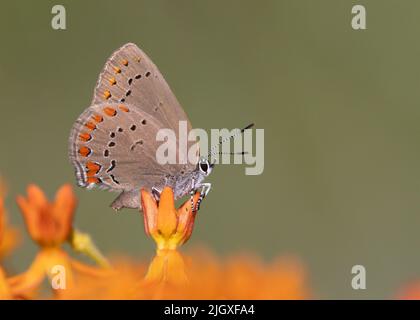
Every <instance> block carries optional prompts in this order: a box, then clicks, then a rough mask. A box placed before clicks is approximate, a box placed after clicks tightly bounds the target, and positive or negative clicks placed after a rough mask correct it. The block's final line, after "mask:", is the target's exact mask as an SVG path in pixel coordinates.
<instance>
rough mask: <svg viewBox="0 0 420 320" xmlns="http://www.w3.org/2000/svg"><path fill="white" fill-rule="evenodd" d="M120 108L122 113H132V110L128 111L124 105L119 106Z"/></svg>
mask: <svg viewBox="0 0 420 320" xmlns="http://www.w3.org/2000/svg"><path fill="white" fill-rule="evenodd" d="M118 108H120V110H121V111H124V112H129V111H130V109H128V108H127V107H126V106H125V105H123V104H120V105H119V106H118Z"/></svg>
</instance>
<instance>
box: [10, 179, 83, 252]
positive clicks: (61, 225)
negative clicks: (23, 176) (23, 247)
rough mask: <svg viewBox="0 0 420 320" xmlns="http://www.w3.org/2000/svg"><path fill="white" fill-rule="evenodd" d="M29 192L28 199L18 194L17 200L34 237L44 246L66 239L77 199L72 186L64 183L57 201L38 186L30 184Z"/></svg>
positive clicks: (56, 243) (58, 192)
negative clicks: (52, 200)
mask: <svg viewBox="0 0 420 320" xmlns="http://www.w3.org/2000/svg"><path fill="white" fill-rule="evenodd" d="M27 192H28V197H27V198H24V197H23V196H18V197H17V199H16V201H17V204H18V206H19V208H20V210H21V212H22V214H23V217H24V219H25V222H26V227H27V229H28V232H29V234H30V236H31V237H32V239H33V240H34V241H35V242H37V243H38V244H40V245H41V246H57V245H59V244H61V243H63V242H64V241H66V240H67V239H68V238H69V236H70V233H71V230H72V221H73V215H74V210H75V208H76V202H77V201H76V196H75V195H74V193H73V189H72V187H71V185H69V184H65V185H63V186H62V187H61V188H60V189H59V190H58V191H57V193H56V196H55V200H54V202H49V201H48V199H47V198H46V197H45V194H44V193H43V192H42V190H41V189H40V188H39V187H38V186H36V185H33V184H31V185H29V186H28V189H27Z"/></svg>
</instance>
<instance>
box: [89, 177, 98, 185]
mask: <svg viewBox="0 0 420 320" xmlns="http://www.w3.org/2000/svg"><path fill="white" fill-rule="evenodd" d="M99 182H101V181H100V180H99V178H96V177H88V178H87V183H89V184H91V183H99Z"/></svg>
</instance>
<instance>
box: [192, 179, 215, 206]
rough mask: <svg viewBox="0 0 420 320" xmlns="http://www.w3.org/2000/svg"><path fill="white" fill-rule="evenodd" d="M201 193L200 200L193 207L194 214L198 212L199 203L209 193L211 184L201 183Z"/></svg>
mask: <svg viewBox="0 0 420 320" xmlns="http://www.w3.org/2000/svg"><path fill="white" fill-rule="evenodd" d="M200 187H201V191H200V198H198V200H197V205H196V206H195V210H193V211H194V212H197V211H198V210H200V205H201V201H203V199H204V198H205V197H206V196H207V194H208V193H209V192H210V189H211V183H202V184H201V186H200Z"/></svg>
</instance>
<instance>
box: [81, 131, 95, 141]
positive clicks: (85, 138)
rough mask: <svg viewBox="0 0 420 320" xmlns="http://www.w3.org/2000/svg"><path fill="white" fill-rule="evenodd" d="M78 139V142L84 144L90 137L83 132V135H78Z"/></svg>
mask: <svg viewBox="0 0 420 320" xmlns="http://www.w3.org/2000/svg"><path fill="white" fill-rule="evenodd" d="M79 138H80V140H82V141H85V142H86V141H89V140H90V139H92V136H91V135H90V134H89V133H87V132H83V133H81V134H79Z"/></svg>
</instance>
